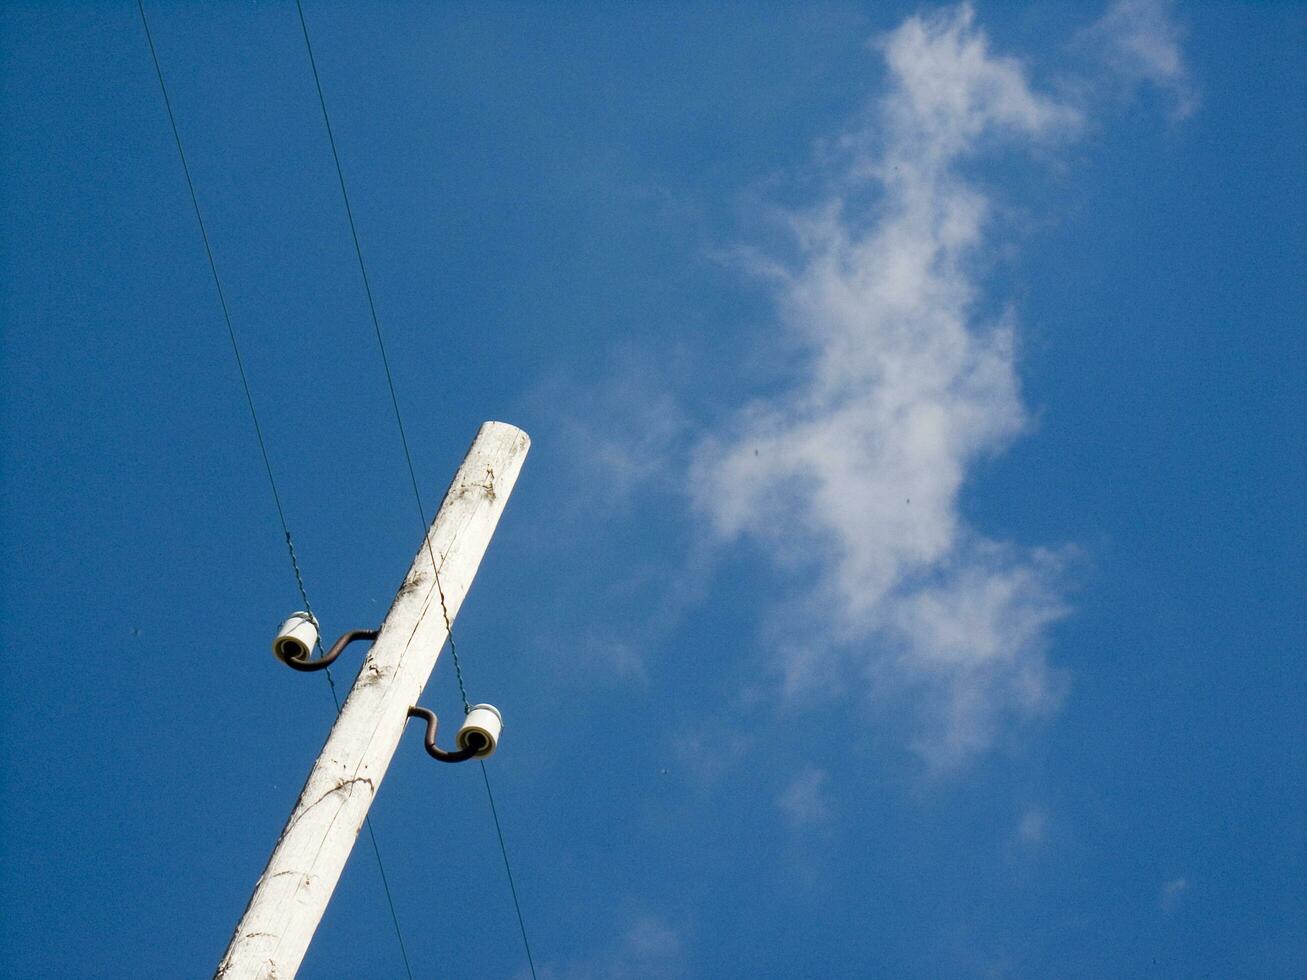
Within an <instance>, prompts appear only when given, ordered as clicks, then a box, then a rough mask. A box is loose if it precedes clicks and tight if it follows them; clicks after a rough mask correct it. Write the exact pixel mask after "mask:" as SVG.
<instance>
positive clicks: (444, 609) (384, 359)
mask: <svg viewBox="0 0 1307 980" xmlns="http://www.w3.org/2000/svg"><path fill="white" fill-rule="evenodd" d="M295 9H296V10H297V11H298V12H299V18H300V30H301V31H303V32H304V48H305V50H306V51H308V54H309V67H310V68H311V69H312V70H313V84H314V86H315V87H316V88H317V90H318V105H319V106H321V108H322V122H323V124H324V125H325V126H326V128H327V142H328V143H330V144H331V158H332V160H334V161H335V163H336V179H337V180H338V181H339V182H340V196H341V200H343V201H344V202H345V217H346V218H347V219H348V220H349V233H350V237H351V238H352V239H353V240H354V254H355V256H357V257H358V264H359V275H360V276H362V278H363V292H364V293H365V294H366V295H367V299H368V312H369V313H371V314H372V329H373V331H374V332H375V333H376V335H377V348H378V349H379V350H380V351H381V365H382V367H384V368H385V369H386V386H387V387H388V388H389V389H390V404H391V406H392V407H393V408H394V410H395V423H396V425H397V426H398V428H399V441H400V443H401V444H402V445H403V447H404V460H405V461H406V462H407V463H408V478H409V482H410V483H412V485H413V499H414V500H415V501H417V508H418V520H419V521H420V523H421V527H422V533H423V538H424V540H425V541H426V543H427V554H428V555H429V556H430V557H431V570H432V572H434V573H435V579H436V591H437V592H438V593H439V595H440V611H441V613H442V614H443V615H444V617H445V633H446V634H447V635H448V637H449V652H450V655H451V656H452V657H453V658H454V673H455V674H456V675H457V677H458V690H459V694H461V695H462V697H463V713H464V714H467V712H469V711H471V710H472V704H471V702H469V701H468V698H467V688H466V687H465V686H464V684H463V666H462V664H461V663H460V662H459V659H458V647H457V646H456V645H455V643H454V629H453V623H452V622H451V621H450V618H449V607H448V605H447V604H446V602H445V589H444V587H443V586H442V585H441V584H440V569H439V565H438V564H437V562H436V553H435V551H434V550H433V549H432V547H431V538H430V536H428V535H427V533H426V532H427V509H426V507H425V506H424V505H423V503H422V491H421V490H419V489H418V477H417V472H416V470H414V468H413V454H412V452H410V450H409V445H408V435H407V433H405V431H404V418H403V416H402V415H401V414H400V411H399V397H398V395H396V394H395V378H394V375H392V374H391V371H390V358H389V357H388V356H387V355H386V341H385V340H384V339H383V338H382V336H381V321H380V319H379V318H378V317H377V306H376V303H375V302H374V301H373V299H372V283H371V282H370V280H369V279H368V268H367V266H366V265H365V264H364V262H363V246H362V245H360V244H359V233H358V228H357V226H356V225H355V224H354V209H353V208H352V207H350V203H349V191H347V190H346V189H345V171H344V169H343V168H342V167H341V165H340V152H339V151H338V150H337V149H336V134H335V132H334V131H333V130H332V128H331V116H330V115H329V114H328V113H327V100H326V97H325V96H324V95H323V94H322V78H321V77H320V76H319V75H318V62H317V59H316V58H314V56H313V42H312V41H310V40H309V25H308V22H307V21H306V20H305V19H304V7H303V5H302V4H301V3H300V0H295Z"/></svg>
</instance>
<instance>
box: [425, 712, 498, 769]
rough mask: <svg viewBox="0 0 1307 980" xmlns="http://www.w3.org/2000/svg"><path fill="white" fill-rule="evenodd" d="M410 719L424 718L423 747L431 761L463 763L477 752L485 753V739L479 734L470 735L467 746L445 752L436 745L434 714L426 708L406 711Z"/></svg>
mask: <svg viewBox="0 0 1307 980" xmlns="http://www.w3.org/2000/svg"><path fill="white" fill-rule="evenodd" d="M408 716H409V717H410V718H425V719H426V722H427V734H426V738H425V745H426V748H427V754H428V755H429V756H431V758H433V759H437V760H439V761H440V762H464V761H466V760H467V759H473V758H475V757H476V754H477V753H478V752H482V751H485V749H486V742H485V738H484V737H483V736H482V735H481V734H480V733H479V732H473V733H471V734H470V735H469V736H468V738H467V744H466V745H465V746H464V747H463V748H461V749H457V750H455V751H453V752H446V751H445V750H444V749H442V748H439V747H438V746H437V745H436V725H437V724H438V722H437V720H436V713H435V712H434V711H431V710H430V709H428V708H419V707H417V706H416V705H414V706H413V707H411V708H409V709H408Z"/></svg>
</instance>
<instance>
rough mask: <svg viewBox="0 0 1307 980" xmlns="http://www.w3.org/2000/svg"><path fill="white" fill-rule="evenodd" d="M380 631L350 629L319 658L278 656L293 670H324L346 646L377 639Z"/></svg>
mask: <svg viewBox="0 0 1307 980" xmlns="http://www.w3.org/2000/svg"><path fill="white" fill-rule="evenodd" d="M380 633H381V631H380V630H350V631H349V632H348V633H346V634H344V635H343V636H342V637H341V638H340V639H339V640H337V641H336V642H335V643H333V644H332V645H331V649H330V650H328V651H327V652H326V653H324V654H323V655H322V656H321V657H319V658H318V659H317V660H310V659H308V658H301V657H282V656H281V655H280V654H278V657H279V659H280V660H281V662H282V663H284V664H285V665H286V666H287V667H290V668H291V669H292V670H302V671H311V670H324V669H325V668H327V667H330V666H331V665H332V664H333V663H335V662H336V658H337V657H339V656H340V655H341V654H342V653H343V652H344V651H345V648H346V647H347V646H349V645H350V644H351V643H353V642H354V641H355V640H375V639H376V638H377V636H378V635H379V634H380Z"/></svg>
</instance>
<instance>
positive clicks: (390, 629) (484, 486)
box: [216, 422, 531, 980]
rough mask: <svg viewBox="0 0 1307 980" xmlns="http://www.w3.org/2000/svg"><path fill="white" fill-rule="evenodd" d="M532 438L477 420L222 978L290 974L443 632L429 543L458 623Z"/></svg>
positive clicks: (269, 978)
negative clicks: (477, 426)
mask: <svg viewBox="0 0 1307 980" xmlns="http://www.w3.org/2000/svg"><path fill="white" fill-rule="evenodd" d="M530 445H531V441H530V439H528V438H527V435H526V433H525V432H523V431H522V430H520V429H517V428H514V427H513V426H511V425H505V424H504V423H503V422H486V423H485V424H484V425H482V426H481V431H480V432H478V433H477V437H476V439H475V440H474V441H473V443H472V448H471V449H469V450H468V453H467V457H466V458H465V459H464V460H463V465H462V466H461V467H459V470H458V474H457V475H456V476H455V477H454V482H453V483H452V484H450V487H449V491H448V493H446V494H445V500H444V503H443V504H441V506H440V511H439V513H438V514H437V515H436V519H435V521H434V522H433V523H432V525H431V528H430V530H428V531H427V539H426V541H424V542H423V543H422V546H421V548H419V549H418V553H417V556H416V557H415V558H414V559H413V566H412V567H411V568H410V569H409V572H408V575H407V576H406V577H405V579H404V584H403V585H402V586H400V589H399V593H398V594H397V595H396V596H395V601H394V604H393V605H391V607H390V612H388V613H387V614H386V619H385V622H384V623H382V625H381V632H380V635H379V636H378V637H377V639H376V642H374V643H373V645H372V649H371V651H370V652H369V653H368V656H367V658H366V660H365V661H364V663H363V667H362V669H361V670H360V671H359V675H358V679H357V680H355V682H354V687H353V688H352V689H351V690H350V693H349V698H348V699H347V700H346V701H345V705H344V707H343V708H341V711H340V715H339V717H337V719H336V723H335V724H334V725H333V726H332V728H331V734H330V735H329V736H327V744H326V745H324V746H323V748H322V753H321V755H319V756H318V761H317V762H316V763H315V764H314V766H313V771H312V772H311V773H309V778H308V782H307V783H305V784H304V790H303V791H302V792H301V793H300V798H299V801H298V802H297V803H296V804H295V809H294V811H293V812H292V813H291V816H290V820H289V821H287V823H286V827H285V829H284V830H283V831H282V832H281V837H280V838H279V839H278V841H277V846H276V848H275V849H274V850H273V852H272V857H271V858H269V860H268V866H267V868H266V869H264V872H263V875H262V877H260V878H259V881H258V884H257V885H255V886H254V895H253V896H252V897H251V898H250V903H249V905H248V906H247V907H246V909H245V914H244V916H242V918H241V921H240V924H239V925H237V927H236V933H235V935H234V936H233V937H232V940H231V945H230V946H228V948H227V954H226V955H225V956H224V957H223V958H222V962H221V963H220V964H219V965H218V971H217V974H216V977H217V978H220V980H289V978H290V977H293V976H294V975H295V972H296V971H297V970H298V969H299V966H300V962H301V961H302V960H303V959H304V954H305V952H306V951H307V950H308V946H309V942H310V940H312V938H313V932H314V930H315V929H316V928H317V925H318V922H319V920H321V918H322V914H323V913H324V912H325V911H326V909H327V902H328V901H329V900H330V898H331V893H332V891H333V890H334V889H335V887H336V882H337V881H338V880H339V878H340V874H341V872H342V871H343V870H344V868H345V862H346V860H347V859H348V858H349V853H350V850H351V849H352V848H353V846H354V839H355V838H356V837H357V836H358V832H359V830H360V828H361V827H362V826H363V820H364V818H365V817H366V816H367V813H368V807H369V806H370V805H371V803H372V798H373V797H374V796H375V795H376V792H377V787H378V786H379V785H380V784H381V779H382V777H383V776H385V774H386V767H387V766H388V765H389V764H390V759H391V757H392V756H393V755H394V754H395V749H396V747H397V746H398V745H399V740H400V737H401V736H402V735H403V733H404V727H405V723H406V722H407V720H408V718H407V716H408V709H409V707H410V706H411V705H415V704H417V703H418V697H419V695H421V693H422V688H423V687H424V686H425V685H426V682H427V678H429V677H430V676H431V671H432V669H433V668H434V667H435V665H436V658H437V657H438V656H439V655H440V650H441V648H442V647H443V646H444V643H445V638H446V636H447V635H448V630H447V629H446V623H445V611H444V610H442V609H441V602H440V592H439V591H438V590H437V587H436V578H435V576H434V575H433V574H432V553H434V555H435V560H436V562H437V563H438V565H439V574H440V586H441V588H443V590H444V594H445V608H446V609H447V610H448V613H449V621H450V622H451V623H452V622H453V621H454V617H455V616H457V615H458V610H459V608H460V607H461V606H462V604H463V598H464V597H465V596H466V595H467V591H468V588H469V587H470V586H471V585H472V578H473V576H475V575H476V571H477V567H478V566H479V565H480V564H481V558H482V556H483V555H484V554H485V551H486V547H487V546H488V545H489V544H490V537H491V535H492V534H494V531H495V525H496V524H498V523H499V516H500V514H501V513H503V510H504V504H505V503H506V502H507V500H508V495H509V494H510V493H511V492H512V490H513V484H514V483H515V482H516V481H517V475H518V473H519V472H520V471H521V468H522V461H523V460H524V459H525V458H526V453H527V449H528V448H529V447H530ZM428 543H429V545H430V549H431V550H430V551H428ZM363 625H366V624H363ZM347 655H348V654H347ZM456 728H457V726H456V725H450V726H449V727H448V728H445V729H444V730H445V731H452V730H456ZM420 750H421V739H420V738H418V737H417V736H415V737H414V751H420Z"/></svg>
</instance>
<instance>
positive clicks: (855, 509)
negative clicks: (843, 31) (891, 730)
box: [692, 5, 1080, 765]
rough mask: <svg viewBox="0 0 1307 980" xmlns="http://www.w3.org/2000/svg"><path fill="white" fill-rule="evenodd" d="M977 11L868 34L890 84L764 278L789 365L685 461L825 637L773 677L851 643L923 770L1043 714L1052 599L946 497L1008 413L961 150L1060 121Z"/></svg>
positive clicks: (1002, 338) (1003, 367)
mask: <svg viewBox="0 0 1307 980" xmlns="http://www.w3.org/2000/svg"><path fill="white" fill-rule="evenodd" d="M973 20H974V19H973V14H972V10H971V8H970V7H969V6H966V5H964V6H961V7H957V8H953V9H951V10H949V11H946V12H943V13H941V14H938V15H934V16H926V17H913V18H911V19H909V20H907V21H906V22H905V23H904V24H903V25H902V26H900V27H899V28H898V29H897V30H895V31H893V32H892V33H891V34H889V35H888V36H887V37H885V38H883V39H882V40H881V41H880V42H879V44H878V47H879V50H880V51H881V52H882V53H883V56H884V58H885V60H886V63H887V65H888V67H889V76H890V87H889V91H888V93H887V95H886V96H885V97H884V98H883V99H882V100H881V101H880V103H879V104H878V105H877V106H876V109H875V112H874V113H872V114H871V115H870V116H869V117H868V120H867V122H866V123H865V124H864V125H863V126H862V127H860V128H859V129H857V130H856V131H854V132H852V133H850V134H848V135H847V137H846V138H845V139H844V140H843V142H842V145H843V147H844V149H845V151H846V152H847V154H848V162H847V164H846V166H845V167H844V169H843V170H842V172H841V173H840V174H839V175H837V178H836V179H835V181H834V190H833V191H832V193H831V194H830V196H829V198H828V199H827V200H825V201H824V202H823V203H822V204H821V205H820V206H818V207H815V208H813V209H811V210H810V211H808V212H806V213H802V214H797V215H794V216H793V218H792V228H793V231H794V234H795V238H796V241H797V244H798V247H799V257H798V258H797V259H796V260H794V261H792V262H790V263H781V264H778V263H777V262H775V261H772V262H770V263H768V264H767V267H766V269H765V270H762V271H765V272H766V274H768V275H771V276H774V277H776V279H775V281H776V282H777V298H778V307H779V310H780V313H781V318H782V321H783V324H784V327H785V328H786V329H787V330H789V331H792V332H793V333H794V334H795V335H796V336H797V337H799V338H801V340H802V342H803V344H804V345H805V349H806V354H807V360H806V361H805V363H804V366H803V372H802V378H801V380H800V381H799V382H798V383H797V384H796V385H795V386H794V387H793V388H792V389H791V390H790V391H789V392H788V393H786V394H784V395H782V396H779V397H776V398H773V399H770V400H767V401H763V402H759V403H757V404H754V405H752V406H750V407H748V408H746V409H745V410H743V411H742V412H740V413H739V415H738V416H737V417H736V418H735V419H734V420H733V422H732V424H731V425H730V426H728V427H727V428H726V429H725V430H723V431H722V432H719V433H718V434H716V435H714V436H713V437H710V438H708V439H706V440H705V441H704V442H703V443H702V444H701V446H700V447H699V451H698V453H697V457H696V463H695V465H694V467H693V473H692V487H693V492H694V494H695V497H696V502H697V505H698V507H699V509H700V511H701V512H702V513H703V514H705V515H706V517H707V518H708V520H709V521H710V523H711V525H712V527H713V528H714V529H715V530H716V532H717V535H718V536H719V537H720V538H721V539H724V540H731V539H736V538H739V537H745V536H747V537H749V538H752V539H753V540H755V541H756V542H758V543H760V544H761V545H762V546H763V547H764V548H765V549H766V550H767V552H768V553H769V554H770V555H771V557H772V558H773V559H774V560H775V561H776V562H777V563H779V564H781V565H783V566H786V567H789V568H792V569H804V570H808V571H809V572H810V574H811V577H812V579H813V592H812V595H811V596H810V597H809V610H810V612H811V613H812V614H811V615H810V616H809V620H810V623H811V624H814V625H815V624H817V623H820V624H821V629H820V632H819V634H818V636H817V639H816V640H815V641H814V642H813V643H810V644H808V645H806V646H798V647H794V648H792V649H791V651H790V652H789V653H787V654H785V655H783V656H784V660H785V662H784V664H783V669H784V670H785V671H786V674H787V685H788V686H790V687H791V688H795V687H799V686H801V685H802V682H803V679H804V678H805V677H808V676H814V677H819V678H828V677H829V674H830V673H831V670H832V667H831V664H832V661H838V660H840V659H841V657H844V658H848V657H852V658H854V659H855V660H857V661H859V662H861V664H862V666H863V669H862V671H861V673H862V675H863V676H865V677H867V678H870V679H872V680H873V681H874V682H875V683H876V684H877V685H878V686H884V685H886V684H888V685H889V686H892V687H911V688H914V689H918V690H920V691H921V692H923V693H924V694H925V695H926V697H925V698H918V699H916V700H919V701H924V702H925V703H928V704H929V705H930V707H929V709H928V722H927V724H926V726H925V727H924V728H923V730H922V732H921V735H920V738H919V740H918V743H917V745H918V748H919V749H920V750H921V751H922V752H923V754H924V755H925V756H926V757H927V758H928V759H930V760H931V761H932V762H935V763H939V764H943V765H948V764H953V763H956V762H959V761H961V760H963V759H965V758H967V757H968V756H971V755H973V754H975V753H977V752H979V751H982V750H984V749H985V748H986V747H987V746H988V745H989V744H990V743H991V742H992V740H993V739H994V737H995V736H996V734H997V733H998V727H999V725H1000V723H1001V720H1002V719H1003V718H1004V717H1006V716H1008V715H1012V714H1016V715H1023V716H1028V715H1031V714H1037V713H1039V712H1041V711H1044V710H1046V709H1047V708H1048V707H1050V706H1051V704H1052V703H1053V702H1054V700H1055V685H1053V684H1052V683H1051V682H1050V680H1049V677H1048V671H1047V669H1046V666H1045V660H1044V654H1043V648H1044V645H1045V634H1046V631H1047V627H1048V625H1049V623H1051V622H1052V621H1053V620H1054V619H1056V618H1057V617H1059V616H1060V615H1062V614H1063V605H1062V603H1061V601H1060V599H1059V597H1058V590H1057V586H1056V578H1057V572H1058V566H1059V557H1058V555H1057V554H1056V553H1054V552H1051V551H1040V550H1035V551H1030V550H1023V549H1021V548H1018V547H1016V546H1014V545H1010V544H1004V543H1000V542H995V541H990V540H987V539H985V538H984V537H983V536H981V535H980V534H979V533H978V532H977V531H975V530H974V529H972V528H970V527H968V526H967V524H966V522H965V521H964V519H963V517H962V515H961V513H960V511H959V506H958V497H959V493H960V491H961V489H962V486H963V483H964V481H965V479H966V477H967V474H968V470H969V468H970V467H971V466H972V465H973V464H974V463H975V462H976V461H977V460H978V459H980V458H982V457H985V456H988V455H992V454H994V453H997V452H1000V451H1001V450H1002V449H1003V448H1004V447H1005V446H1006V445H1007V444H1008V443H1009V442H1010V441H1011V440H1012V439H1013V438H1015V437H1016V436H1017V435H1019V434H1020V433H1021V432H1022V430H1023V428H1024V426H1025V425H1026V422H1027V415H1026V411H1025V408H1024V407H1023V405H1022V403H1021V399H1020V395H1019V391H1018V383H1017V377H1016V372H1015V366H1014V361H1015V355H1014V324H1013V321H1012V317H1011V315H1010V314H1008V315H1002V316H999V317H998V318H996V319H989V320H986V319H984V318H982V317H981V316H980V315H979V314H978V313H977V307H978V303H977V298H978V293H979V282H978V278H977V275H978V273H977V271H976V269H977V265H978V262H979V260H981V259H983V258H984V256H985V254H986V250H987V249H988V248H990V247H991V243H990V240H989V237H988V224H989V221H988V219H989V216H990V212H991V202H990V199H989V198H988V197H987V195H986V193H985V192H984V190H983V189H982V188H981V187H979V186H978V185H976V184H975V183H973V182H972V181H970V180H969V179H968V178H967V177H965V176H964V175H963V174H962V172H961V171H962V168H961V167H960V166H959V164H961V163H963V162H964V161H966V160H968V159H970V158H972V157H974V156H975V155H977V154H978V153H980V152H981V151H983V150H984V149H986V148H987V147H989V146H991V145H993V144H995V143H997V142H1007V143H1015V144H1017V145H1027V146H1029V145H1034V144H1039V143H1044V142H1047V141H1053V140H1057V139H1061V138H1064V137H1066V136H1067V135H1069V134H1071V133H1073V132H1075V131H1076V130H1077V129H1078V127H1079V123H1080V119H1079V115H1078V113H1077V112H1076V111H1075V110H1073V109H1072V108H1070V107H1069V106H1066V105H1063V104H1061V103H1059V102H1057V101H1055V100H1053V99H1051V98H1049V97H1046V96H1044V95H1041V94H1039V93H1038V92H1036V91H1035V90H1034V89H1033V88H1032V87H1031V85H1030V83H1029V82H1028V80H1027V78H1026V74H1025V71H1024V69H1023V67H1022V65H1021V64H1020V63H1019V62H1017V61H1016V60H1014V59H1011V58H1004V57H999V56H996V55H994V54H993V53H992V52H991V51H990V50H989V47H988V44H987V41H986V38H985V35H984V34H983V32H981V31H980V30H979V29H977V28H976V26H975V25H974V22H973ZM868 201H871V202H874V204H868V203H867V202H868Z"/></svg>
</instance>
